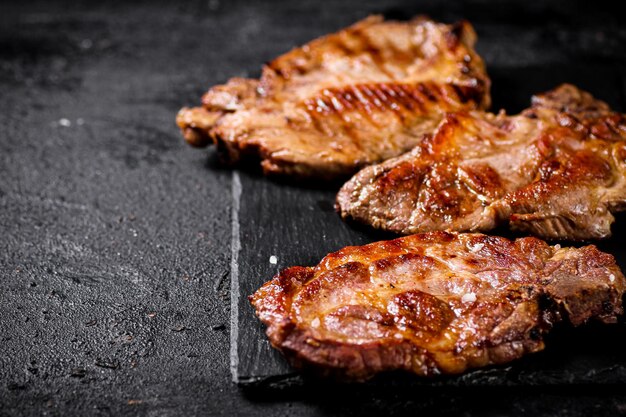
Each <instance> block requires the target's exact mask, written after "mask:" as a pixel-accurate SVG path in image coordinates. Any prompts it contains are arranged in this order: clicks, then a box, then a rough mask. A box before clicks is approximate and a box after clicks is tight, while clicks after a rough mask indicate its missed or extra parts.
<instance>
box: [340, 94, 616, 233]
mask: <svg viewBox="0 0 626 417" xmlns="http://www.w3.org/2000/svg"><path fill="white" fill-rule="evenodd" d="M625 139H626V117H625V116H624V115H622V114H619V113H616V112H613V111H611V109H610V108H609V107H608V106H607V104H606V103H604V102H602V101H599V100H596V99H594V98H593V97H592V96H591V95H590V94H588V93H586V92H583V91H581V90H579V89H577V88H576V87H574V86H572V85H562V86H560V87H558V88H556V89H555V90H552V91H550V92H548V93H545V94H543V95H539V96H536V97H534V98H533V103H532V106H531V107H530V108H529V109H527V110H525V111H524V112H522V113H521V114H520V115H517V116H506V115H504V114H499V115H494V114H490V113H485V112H480V111H470V112H457V113H451V114H448V115H446V116H445V118H444V119H443V121H442V122H441V123H440V124H439V126H438V127H437V128H436V129H434V130H433V131H432V132H430V133H429V134H426V135H425V136H424V139H423V141H422V142H421V143H420V144H419V145H418V146H416V147H415V148H414V149H413V150H412V151H411V152H408V153H406V154H405V155H402V156H400V157H397V158H394V159H390V160H388V161H385V162H383V163H382V164H380V165H374V166H370V167H367V168H365V169H363V170H362V171H360V172H359V173H358V174H357V175H355V176H354V177H353V178H352V179H351V180H350V181H348V182H347V183H346V184H345V185H344V186H343V188H342V189H341V190H340V191H339V194H338V196H337V209H338V211H339V212H340V214H341V216H342V217H344V218H353V219H356V220H357V221H360V222H363V223H367V224H370V225H372V226H374V227H377V228H380V229H386V230H389V231H394V232H398V233H403V234H410V233H418V232H426V231H433V230H455V231H487V230H491V229H493V228H494V227H496V226H498V225H500V224H507V223H508V225H509V226H510V227H511V228H512V229H514V230H519V231H522V232H527V233H532V234H535V235H537V236H540V237H543V238H547V239H573V240H582V239H590V238H604V237H608V236H610V234H611V224H612V223H613V221H614V217H613V215H612V214H611V213H612V212H616V211H621V210H624V208H625V207H626V140H625Z"/></svg>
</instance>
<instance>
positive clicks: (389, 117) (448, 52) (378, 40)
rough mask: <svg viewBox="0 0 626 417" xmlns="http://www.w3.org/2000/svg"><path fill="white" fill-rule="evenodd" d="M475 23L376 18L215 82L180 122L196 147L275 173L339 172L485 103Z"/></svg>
mask: <svg viewBox="0 0 626 417" xmlns="http://www.w3.org/2000/svg"><path fill="white" fill-rule="evenodd" d="M475 40H476V35H475V33H474V30H473V29H472V27H471V25H470V24H469V23H467V22H460V23H457V24H455V25H444V24H437V23H435V22H433V21H430V20H428V19H425V18H417V19H415V20H413V21H411V22H404V23H401V22H385V21H383V20H382V18H381V17H379V16H373V17H370V18H367V19H365V20H363V21H361V22H359V23H357V24H355V25H354V26H351V27H349V28H347V29H344V30H342V31H340V32H338V33H335V34H332V35H328V36H325V37H322V38H320V39H317V40H314V41H312V42H310V43H308V44H307V45H304V46H302V47H300V48H296V49H294V50H292V51H290V52H288V53H287V54H285V55H282V56H280V57H279V58H277V59H275V60H274V61H272V62H270V63H269V64H267V65H266V66H265V67H264V68H263V72H262V75H261V78H260V79H259V80H255V79H242V78H233V79H231V80H230V81H229V82H228V83H227V84H225V85H220V86H216V87H213V88H212V89H210V90H209V91H208V92H207V93H206V94H205V95H204V97H203V98H202V107H196V108H191V109H189V108H183V109H182V110H181V111H180V112H179V114H178V117H177V123H178V125H179V126H180V128H181V129H182V131H183V134H184V136H185V138H186V140H187V142H189V143H190V144H192V145H194V146H205V145H207V144H209V143H210V142H213V143H215V144H216V145H217V148H218V150H219V151H220V154H221V155H222V157H223V159H225V160H226V161H227V162H231V163H234V162H237V161H239V160H240V159H241V158H242V157H243V156H245V155H251V156H256V157H259V158H260V159H261V165H262V167H263V170H264V171H265V173H267V174H285V175H292V176H296V177H314V178H319V179H335V178H338V177H345V176H349V175H351V174H353V173H355V172H356V171H357V170H358V169H359V168H360V167H363V166H365V165H368V164H371V163H375V162H380V161H382V160H385V159H388V158H391V157H394V156H397V155H400V154H402V153H404V152H406V151H408V150H410V149H411V148H413V146H415V144H417V143H418V142H419V140H420V138H421V133H422V132H423V131H425V130H432V129H433V128H434V127H435V126H436V125H437V123H438V122H439V121H440V120H441V117H442V113H443V112H446V111H454V110H462V109H475V108H486V107H487V106H488V105H489V101H490V98H489V85H490V81H489V78H487V75H486V73H485V69H484V65H483V62H482V60H481V58H480V57H479V56H478V55H477V54H476V52H475V51H474V50H473V45H474V42H475Z"/></svg>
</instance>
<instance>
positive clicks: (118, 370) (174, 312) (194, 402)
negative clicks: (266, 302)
mask: <svg viewBox="0 0 626 417" xmlns="http://www.w3.org/2000/svg"><path fill="white" fill-rule="evenodd" d="M174 3H175V2H142V3H137V4H128V3H126V2H106V3H95V4H89V2H83V3H74V2H71V3H70V2H66V3H64V2H40V3H36V2H28V4H27V2H17V1H14V2H3V3H2V5H0V415H60V416H68V415H154V416H160V415H168V416H169V415H171V416H177V415H318V414H346V415H359V414H365V415H369V414H371V415H387V414H410V415H417V414H420V413H425V414H433V413H436V412H438V413H442V414H448V415H458V414H464V415H492V416H496V415H509V414H512V415H529V414H535V415H581V416H583V415H601V414H611V415H626V390H625V389H623V388H624V387H622V386H619V385H617V386H616V385H608V386H602V387H597V386H594V385H576V386H570V387H550V388H545V387H544V388H537V387H534V388H533V387H527V388H522V389H520V388H519V387H517V388H506V387H501V388H493V387H492V388H450V387H448V388H446V389H437V388H426V387H425V388H421V389H420V391H419V392H405V391H402V390H398V391H396V390H394V389H390V390H380V391H377V390H372V389H361V388H359V387H344V388H340V389H337V388H336V387H335V388H333V389H327V388H325V387H324V386H313V385H312V386H310V387H305V389H303V390H298V391H278V392H275V391H273V392H266V391H254V390H242V389H240V388H238V387H237V386H236V385H234V384H233V383H231V375H230V369H229V303H230V294H229V285H230V284H229V283H230V276H229V273H230V260H231V258H230V256H231V254H230V249H231V172H230V171H228V170H225V169H220V168H219V167H217V166H216V164H215V163H214V162H213V160H212V159H211V158H207V153H206V152H199V151H196V150H193V149H191V148H189V147H187V146H186V145H185V144H184V143H183V141H182V139H181V137H180V134H179V132H178V129H177V128H176V126H175V125H174V116H175V114H176V112H177V111H178V109H179V108H180V107H181V106H183V105H189V104H196V103H197V102H198V99H199V97H200V95H201V94H202V93H203V92H204V91H205V90H206V89H207V88H208V87H209V86H210V85H212V84H215V83H219V82H223V81H225V80H226V79H227V78H229V77H231V76H246V75H249V76H256V75H257V74H258V71H259V68H260V65H261V64H262V63H263V62H265V61H267V60H269V59H271V58H273V57H275V56H277V55H278V54H280V53H282V52H285V51H286V50H288V49H289V48H291V47H293V46H296V45H298V44H301V43H303V42H306V41H308V40H310V39H312V38H314V37H316V36H319V35H322V34H325V33H328V32H331V31H334V30H336V29H339V28H341V27H343V26H346V25H348V24H350V23H352V22H354V21H356V20H358V19H360V18H362V17H364V16H366V15H368V14H370V13H373V12H384V13H385V14H386V15H387V16H389V17H398V18H407V17H410V16H411V15H414V14H419V13H427V14H429V15H431V16H432V17H433V18H436V19H441V20H444V21H454V20H457V19H459V18H467V19H469V20H470V21H471V22H472V23H473V24H474V26H475V27H476V30H477V32H478V35H479V44H478V49H479V52H480V53H481V54H482V55H483V57H484V58H485V60H486V61H487V64H488V70H489V72H490V73H491V75H492V77H493V81H494V84H493V97H494V106H495V107H496V108H498V107H501V106H505V107H507V110H509V111H510V112H515V111H517V110H519V109H521V108H523V107H524V106H525V105H526V104H527V100H528V99H527V98H525V97H529V96H530V94H531V93H533V92H535V91H536V89H537V88H538V87H541V88H550V87H552V86H553V84H552V83H553V80H554V79H555V73H556V74H557V75H558V74H560V73H561V72H562V73H563V77H564V78H567V79H564V80H563V81H575V82H577V83H579V84H580V85H581V87H584V88H589V89H590V90H591V91H592V92H594V93H596V94H599V95H600V94H604V96H602V95H600V98H603V99H605V100H607V101H609V103H610V104H612V105H613V106H615V107H616V108H618V109H621V110H622V111H624V110H626V48H624V45H626V25H624V24H623V16H622V14H620V13H618V9H617V8H616V6H615V5H617V4H619V2H608V1H594V2H588V1H573V2H566V1H562V2H558V1H549V2H527V1H510V2H488V1H484V0H474V1H467V2H454V3H453V2H447V1H446V2H444V1H441V2H439V1H435V0H427V1H422V2H420V1H404V2H403V1H389V2H385V3H383V2H378V1H365V2H364V1H358V0H351V1H345V2H336V3H326V2H325V3H322V2H319V1H308V0H307V1H303V2H296V1H292V2H289V1H284V2H265V3H258V2H254V3H253V2H249V3H242V2H226V1H220V0H209V1H202V2H199V1H195V2H188V3H185V4H174ZM612 4H613V5H614V6H611V5H612ZM543 69H545V71H546V72H549V73H550V74H551V76H550V77H546V81H545V85H543V84H542V83H543V82H544V81H543V78H542V75H541V74H542V71H543ZM529 74H530V76H532V77H533V81H532V82H529V81H528V77H529ZM499 85H500V86H507V88H500V89H499V88H498V86H499ZM613 85H614V89H612V88H610V86H613ZM510 86H515V87H516V93H515V94H511V93H510V91H508V88H510ZM598 86H599V87H598ZM607 86H609V87H607ZM596 87H597V89H599V90H597V91H594V88H596ZM209 154H210V152H209ZM622 220H624V219H623V218H622ZM617 239H618V240H617V241H619V239H620V237H617ZM621 239H623V237H621ZM622 262H623V261H622Z"/></svg>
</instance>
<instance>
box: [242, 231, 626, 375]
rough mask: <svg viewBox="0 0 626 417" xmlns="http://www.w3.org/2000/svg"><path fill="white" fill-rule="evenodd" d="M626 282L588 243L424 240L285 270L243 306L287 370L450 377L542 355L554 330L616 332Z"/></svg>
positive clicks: (349, 250) (463, 237)
mask: <svg viewBox="0 0 626 417" xmlns="http://www.w3.org/2000/svg"><path fill="white" fill-rule="evenodd" d="M625 291H626V279H625V278H624V275H623V274H622V273H621V271H620V269H619V267H618V266H617V265H616V263H615V259H614V258H613V257H612V256H611V255H609V254H606V253H603V252H600V251H599V250H598V249H596V248H595V247H594V246H585V247H582V248H578V249H577V248H560V247H555V246H549V245H548V244H546V243H545V242H543V241H541V240H539V239H536V238H521V239H516V240H514V241H512V240H507V239H505V238H502V237H497V236H486V235H481V234H456V233H447V232H432V233H425V234H418V235H412V236H408V237H404V238H399V239H395V240H392V241H381V242H375V243H371V244H369V245H365V246H353V247H346V248H343V249H341V250H339V251H338V252H335V253H331V254H329V255H327V256H326V257H325V258H324V259H323V260H322V261H321V262H320V263H319V264H318V265H317V266H316V267H313V268H303V267H293V268H289V269H286V270H284V271H283V272H281V273H279V274H278V275H276V276H275V277H274V278H273V279H272V280H271V281H269V282H267V283H266V284H265V285H263V286H262V287H261V288H260V289H259V290H258V291H257V292H256V293H255V294H254V295H252V296H251V297H250V301H251V302H252V304H253V306H254V308H255V309H256V312H257V315H258V316H259V318H260V319H261V321H263V323H265V324H266V325H267V335H268V338H269V340H270V342H271V344H272V345H273V346H274V347H275V348H277V349H279V350H280V351H282V352H283V354H284V355H285V356H286V357H287V359H289V360H290V361H291V363H292V364H294V366H297V367H303V368H305V369H309V370H314V371H316V372H318V373H320V374H322V375H327V376H335V377H339V378H342V379H352V380H366V379H368V378H370V377H372V376H374V375H375V374H377V373H379V372H384V371H389V370H396V369H397V370H404V371H409V372H413V373H415V374H417V375H422V376H433V375H439V374H442V373H446V374H457V373H460V372H464V371H466V370H468V369H471V368H477V367H483V366H487V365H491V364H503V363H507V362H510V361H513V360H515V359H518V358H520V357H521V356H523V355H526V354H528V353H532V352H536V351H539V350H541V349H543V347H544V343H543V338H544V336H545V335H546V334H547V333H548V332H549V331H550V330H551V329H552V327H553V326H554V325H555V324H557V323H559V322H565V323H569V324H571V325H574V326H578V325H581V324H584V323H586V322H588V321H592V320H595V321H600V322H604V323H614V322H615V321H616V320H617V317H618V315H620V314H622V313H623V308H622V297H623V295H624V292H625Z"/></svg>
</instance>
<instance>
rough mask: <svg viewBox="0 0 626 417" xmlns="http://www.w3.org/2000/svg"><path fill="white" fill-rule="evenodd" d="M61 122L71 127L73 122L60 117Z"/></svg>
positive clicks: (62, 124) (64, 125)
mask: <svg viewBox="0 0 626 417" xmlns="http://www.w3.org/2000/svg"><path fill="white" fill-rule="evenodd" d="M59 124H60V125H61V126H63V127H70V126H71V125H72V122H70V121H69V119H65V118H63V119H59Z"/></svg>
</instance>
